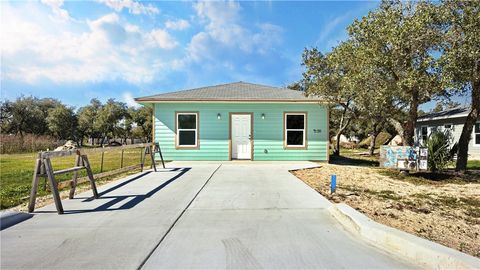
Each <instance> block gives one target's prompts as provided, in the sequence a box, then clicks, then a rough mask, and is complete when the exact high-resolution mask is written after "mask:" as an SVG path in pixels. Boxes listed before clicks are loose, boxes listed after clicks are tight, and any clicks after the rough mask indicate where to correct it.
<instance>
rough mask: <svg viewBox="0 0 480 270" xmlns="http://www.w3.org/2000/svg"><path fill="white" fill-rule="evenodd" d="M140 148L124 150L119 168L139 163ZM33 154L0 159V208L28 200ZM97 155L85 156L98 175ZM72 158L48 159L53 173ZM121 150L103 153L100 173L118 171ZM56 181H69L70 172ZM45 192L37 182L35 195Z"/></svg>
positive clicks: (64, 166) (83, 172)
mask: <svg viewBox="0 0 480 270" xmlns="http://www.w3.org/2000/svg"><path fill="white" fill-rule="evenodd" d="M142 151H143V148H138V149H127V150H125V151H124V159H123V167H126V166H130V165H135V164H139V163H140V156H141V153H142ZM36 158H37V153H29V154H6V155H1V156H0V209H5V208H10V207H13V206H16V205H19V204H21V203H23V202H26V201H27V200H28V197H29V195H30V189H31V185H32V183H31V182H32V177H33V169H34V166H35V160H36ZM101 158H102V154H101V153H93V154H88V159H89V161H90V164H91V166H92V170H93V173H94V174H96V173H100V170H101ZM74 162H75V156H70V157H59V158H53V159H52V165H53V168H54V170H59V169H65V168H69V167H73V165H74ZM120 163H121V150H120V149H119V150H112V151H109V152H105V154H104V162H103V172H106V171H111V170H115V169H119V168H120V165H121V164H120ZM146 163H147V164H146V166H150V161H149V159H148V158H147V159H146ZM79 175H80V176H86V173H85V171H84V170H82V171H81V172H80V173H79ZM55 178H56V180H57V181H58V182H60V181H65V180H70V179H71V178H72V173H69V174H63V175H57V176H56V177H55ZM48 193H49V192H48V191H46V190H45V189H44V180H43V178H41V180H40V188H39V195H40V196H42V195H46V194H48Z"/></svg>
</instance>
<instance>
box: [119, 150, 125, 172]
mask: <svg viewBox="0 0 480 270" xmlns="http://www.w3.org/2000/svg"><path fill="white" fill-rule="evenodd" d="M123 151H124V150H123V149H122V159H121V161H120V169H121V168H123Z"/></svg>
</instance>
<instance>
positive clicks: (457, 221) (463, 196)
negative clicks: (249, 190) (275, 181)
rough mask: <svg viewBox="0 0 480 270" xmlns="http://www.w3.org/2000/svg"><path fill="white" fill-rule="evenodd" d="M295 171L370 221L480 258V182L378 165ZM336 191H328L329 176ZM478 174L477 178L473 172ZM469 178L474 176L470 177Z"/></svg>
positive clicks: (329, 166)
mask: <svg viewBox="0 0 480 270" xmlns="http://www.w3.org/2000/svg"><path fill="white" fill-rule="evenodd" d="M292 173H293V174H294V175H295V176H297V177H298V178H300V179H301V180H303V181H304V182H305V183H307V184H308V185H310V186H311V187H312V188H314V189H315V190H317V191H318V192H320V193H321V194H322V195H324V196H325V197H327V198H328V199H330V200H331V201H333V202H344V203H346V204H348V205H350V206H352V207H353V208H355V209H357V210H359V211H360V212H362V213H364V214H366V215H367V216H369V217H370V218H371V219H373V220H375V221H377V222H379V223H382V224H385V225H388V226H391V227H394V228H397V229H400V230H403V231H406V232H408V233H412V234H415V235H417V236H420V237H423V238H426V239H428V240H431V241H434V242H437V243H440V244H442V245H445V246H448V247H451V248H454V249H457V250H459V251H462V252H465V253H468V254H471V255H473V256H476V257H480V183H479V182H478V181H474V182H465V181H461V180H458V179H457V178H454V179H453V180H452V181H448V182H446V183H444V182H438V181H431V180H422V178H421V177H415V176H413V177H402V176H398V177H397V175H398V173H397V172H386V171H385V170H382V169H378V168H367V167H354V166H345V165H332V164H322V165H321V167H320V168H314V169H305V170H297V171H292ZM332 174H336V175H337V191H336V192H335V193H334V194H333V195H332V194H330V175H332ZM474 177H475V176H474ZM469 180H470V179H469Z"/></svg>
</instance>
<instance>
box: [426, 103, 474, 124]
mask: <svg viewBox="0 0 480 270" xmlns="http://www.w3.org/2000/svg"><path fill="white" fill-rule="evenodd" d="M469 112H470V107H456V108H452V109H448V110H444V111H441V112H432V113H427V114H424V115H422V116H419V117H418V119H417V121H418V122H423V121H428V120H436V119H448V118H458V117H466V116H467V115H468V113H469Z"/></svg>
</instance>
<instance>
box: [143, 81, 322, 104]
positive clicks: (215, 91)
mask: <svg viewBox="0 0 480 270" xmlns="http://www.w3.org/2000/svg"><path fill="white" fill-rule="evenodd" d="M135 100H136V101H139V102H142V101H287V102H320V101H323V100H322V99H321V98H319V97H314V96H309V97H307V96H305V94H304V93H303V92H302V91H296V90H291V89H287V88H278V87H272V86H266V85H259V84H253V83H246V82H235V83H228V84H220V85H214V86H206V87H200V88H194V89H189V90H182V91H177V92H169V93H163V94H158V95H153V96H146V97H139V98H136V99H135Z"/></svg>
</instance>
